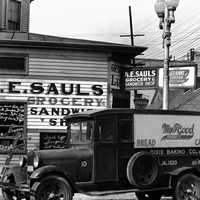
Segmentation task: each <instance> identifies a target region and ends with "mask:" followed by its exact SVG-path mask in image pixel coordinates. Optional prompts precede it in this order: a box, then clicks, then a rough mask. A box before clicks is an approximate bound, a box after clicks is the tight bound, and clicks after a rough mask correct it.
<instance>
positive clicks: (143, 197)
mask: <svg viewBox="0 0 200 200" xmlns="http://www.w3.org/2000/svg"><path fill="white" fill-rule="evenodd" d="M135 195H136V197H137V199H138V200H160V199H161V197H162V193H161V192H158V191H156V192H149V193H148V192H147V193H144V192H136V193H135Z"/></svg>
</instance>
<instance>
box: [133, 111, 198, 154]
mask: <svg viewBox="0 0 200 200" xmlns="http://www.w3.org/2000/svg"><path fill="white" fill-rule="evenodd" d="M144 124H145V126H144ZM134 125H135V126H134V133H135V134H134V140H135V141H134V142H135V147H136V148H174V147H176V148H178V147H180V148H183V147H190V148H192V147H200V118H199V116H194V115H191V116H189V115H187V116H184V115H181V116H180V115H160V114H148V115H146V114H135V116H134ZM173 153H174V152H173Z"/></svg>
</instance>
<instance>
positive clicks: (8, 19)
mask: <svg viewBox="0 0 200 200" xmlns="http://www.w3.org/2000/svg"><path fill="white" fill-rule="evenodd" d="M11 2H15V3H17V4H18V6H19V8H18V10H17V12H18V16H17V17H18V18H19V20H18V21H17V20H16V21H14V20H12V17H13V16H12V15H10V8H11V7H10V5H11ZM7 9H8V10H7V13H8V14H7V28H8V29H9V30H12V31H20V30H21V15H22V14H21V12H22V2H21V1H19V0H9V4H8V8H7ZM9 22H11V23H15V25H17V26H16V27H15V28H11V27H9Z"/></svg>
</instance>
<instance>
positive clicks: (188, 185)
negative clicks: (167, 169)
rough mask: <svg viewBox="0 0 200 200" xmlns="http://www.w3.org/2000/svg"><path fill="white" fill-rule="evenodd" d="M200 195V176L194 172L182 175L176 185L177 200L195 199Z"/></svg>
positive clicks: (175, 194) (175, 196) (175, 195)
mask: <svg viewBox="0 0 200 200" xmlns="http://www.w3.org/2000/svg"><path fill="white" fill-rule="evenodd" d="M199 197H200V178H199V177H198V176H196V175H194V174H192V173H190V174H184V175H182V176H181V177H180V178H179V179H178V181H177V183H176V187H175V192H174V199H175V200H193V199H199Z"/></svg>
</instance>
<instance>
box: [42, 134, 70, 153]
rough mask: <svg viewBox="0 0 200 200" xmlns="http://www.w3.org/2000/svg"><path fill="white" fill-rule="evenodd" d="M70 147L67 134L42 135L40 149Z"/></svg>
mask: <svg viewBox="0 0 200 200" xmlns="http://www.w3.org/2000/svg"><path fill="white" fill-rule="evenodd" d="M68 146H69V137H68V135H67V133H49V132H48V133H47V132H44V133H40V149H63V148H67V147H68Z"/></svg>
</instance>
